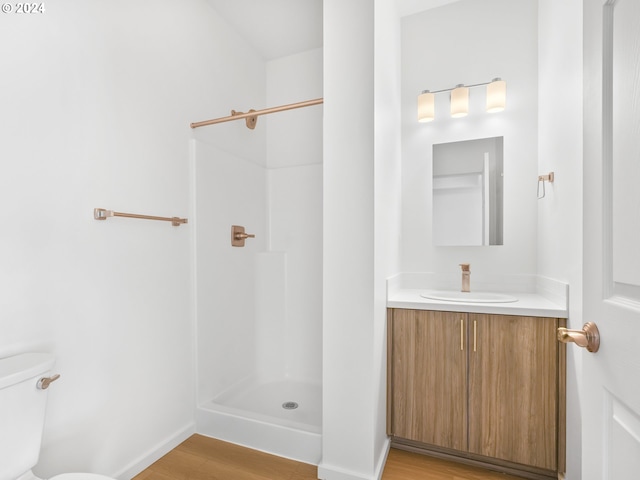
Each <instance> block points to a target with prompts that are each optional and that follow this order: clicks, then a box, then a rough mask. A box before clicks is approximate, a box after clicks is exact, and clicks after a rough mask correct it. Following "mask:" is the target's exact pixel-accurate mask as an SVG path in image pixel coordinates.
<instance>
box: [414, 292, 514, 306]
mask: <svg viewBox="0 0 640 480" xmlns="http://www.w3.org/2000/svg"><path fill="white" fill-rule="evenodd" d="M420 296H421V297H424V298H430V299H431V300H444V301H446V302H465V303H511V302H517V301H518V299H517V298H516V297H514V296H511V295H506V294H504V293H491V292H456V291H453V290H451V291H449V290H431V291H428V292H425V293H421V294H420Z"/></svg>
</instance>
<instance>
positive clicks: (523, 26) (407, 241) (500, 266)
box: [402, 0, 538, 274]
mask: <svg viewBox="0 0 640 480" xmlns="http://www.w3.org/2000/svg"><path fill="white" fill-rule="evenodd" d="M495 77H501V78H503V79H504V80H506V82H507V107H506V109H505V111H503V112H500V113H493V114H488V113H486V112H485V107H484V102H485V98H486V94H485V88H484V87H476V88H472V89H470V112H469V115H468V116H467V117H464V118H451V117H450V115H449V113H448V109H449V95H448V94H447V93H440V94H436V118H435V120H434V121H433V122H430V123H426V124H425V123H418V122H417V96H418V94H419V93H420V92H421V91H422V90H425V89H429V90H432V91H434V90H440V89H445V88H451V87H453V86H455V85H456V84H459V83H464V84H475V83H483V82H488V81H490V80H492V79H493V78H495ZM537 82H538V76H537V0H518V1H513V0H484V1H482V2H478V1H474V0H462V1H459V2H456V3H453V4H450V5H445V6H442V7H439V8H435V9H432V10H427V11H425V12H422V13H418V14H415V15H411V16H408V17H404V18H403V19H402V165H403V166H402V169H403V171H402V178H403V180H402V195H403V207H402V212H403V225H402V270H403V271H418V272H427V271H428V272H437V273H456V272H458V271H459V267H458V264H459V263H460V262H462V261H464V262H470V263H471V269H472V272H475V273H489V272H491V273H497V274H499V273H504V274H507V273H509V274H532V273H535V272H536V268H537V262H536V256H537V253H536V252H537V234H536V228H537V213H536V208H537V203H536V202H537V200H536V192H535V187H536V179H537V169H538V166H537V114H536V112H537V105H538V103H537V102H538V94H537ZM496 136H504V186H505V192H504V246H494V247H434V246H433V242H432V236H433V235H432V229H431V220H432V194H431V175H432V171H431V162H432V146H433V145H434V144H439V143H445V142H453V141H460V140H470V139H475V138H487V137H496Z"/></svg>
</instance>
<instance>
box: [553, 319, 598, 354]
mask: <svg viewBox="0 0 640 480" xmlns="http://www.w3.org/2000/svg"><path fill="white" fill-rule="evenodd" d="M558 341H560V342H562V343H570V342H573V343H575V344H576V345H578V346H579V347H583V348H586V349H587V350H588V351H590V352H591V353H596V352H597V351H598V349H599V348H600V332H599V331H598V327H597V326H596V324H595V323H593V322H588V323H585V324H584V326H583V327H582V330H569V329H568V328H564V327H560V328H558Z"/></svg>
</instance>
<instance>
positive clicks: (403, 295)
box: [387, 289, 568, 318]
mask: <svg viewBox="0 0 640 480" xmlns="http://www.w3.org/2000/svg"><path fill="white" fill-rule="evenodd" d="M426 290H427V289H400V290H396V291H393V292H390V293H389V296H388V298H387V307H388V308H407V309H412V310H439V311H444V312H467V313H494V314H500V315H521V316H527V317H554V318H567V317H568V315H567V309H566V308H565V307H563V306H562V305H558V304H557V303H554V302H552V301H551V300H549V299H548V298H545V297H543V296H542V295H539V294H536V293H510V295H513V296H514V297H516V298H517V299H518V301H517V302H511V303H472V302H447V301H444V300H432V299H430V298H424V297H421V296H420V294H421V293H425V292H426Z"/></svg>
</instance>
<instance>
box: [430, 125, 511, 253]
mask: <svg viewBox="0 0 640 480" xmlns="http://www.w3.org/2000/svg"><path fill="white" fill-rule="evenodd" d="M503 191H504V190H503V137H492V138H482V139H477V140H467V141H462V142H452V143H440V144H437V145H434V146H433V225H432V226H433V244H434V245H438V246H472V245H502V244H503V235H502V232H503V226H502V224H503V196H504V195H503Z"/></svg>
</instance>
